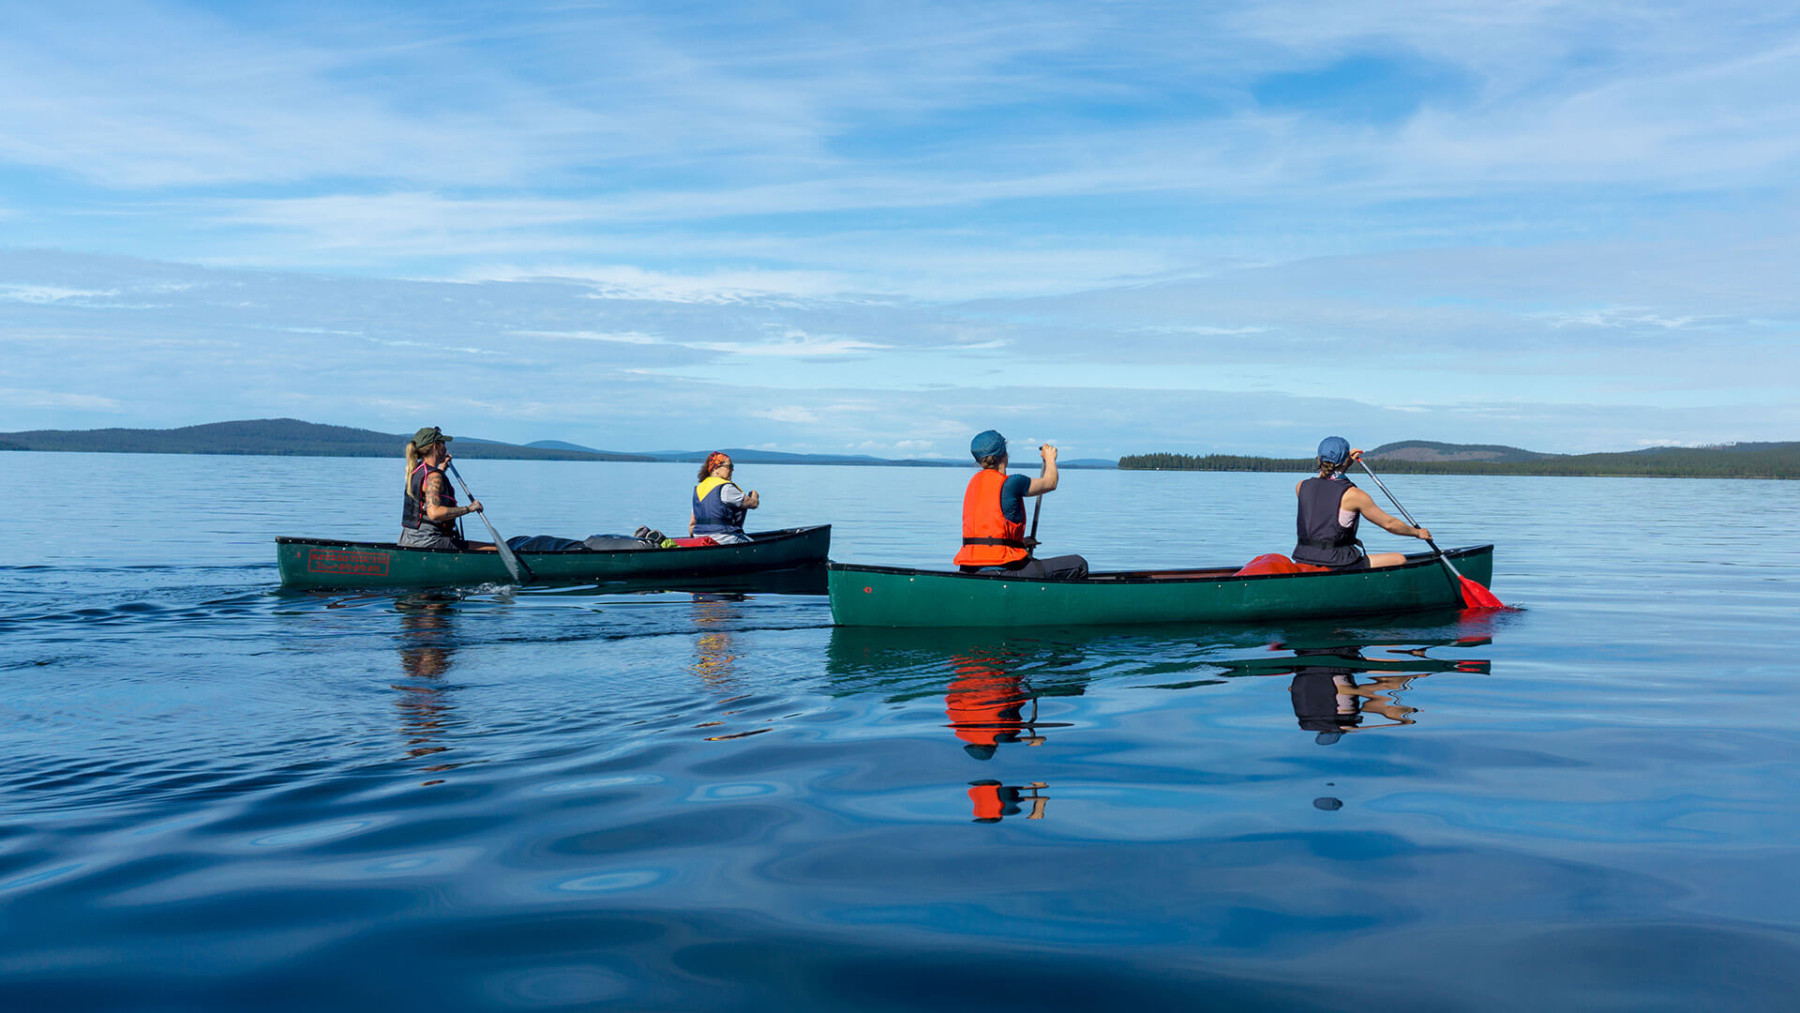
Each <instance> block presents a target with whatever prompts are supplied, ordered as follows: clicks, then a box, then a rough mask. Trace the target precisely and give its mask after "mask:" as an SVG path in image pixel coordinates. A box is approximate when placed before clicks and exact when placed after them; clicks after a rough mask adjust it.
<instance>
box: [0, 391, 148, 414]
mask: <svg viewBox="0 0 1800 1013" xmlns="http://www.w3.org/2000/svg"><path fill="white" fill-rule="evenodd" d="M0 399H4V400H6V401H8V402H10V403H11V404H12V405H14V406H15V407H29V408H72V409H75V410H78V411H84V412H118V411H121V410H122V409H123V408H124V404H123V402H121V401H120V400H119V399H117V398H111V397H102V396H99V395H96V394H75V393H71V392H69V391H62V390H29V389H24V390H22V389H20V388H17V387H0Z"/></svg>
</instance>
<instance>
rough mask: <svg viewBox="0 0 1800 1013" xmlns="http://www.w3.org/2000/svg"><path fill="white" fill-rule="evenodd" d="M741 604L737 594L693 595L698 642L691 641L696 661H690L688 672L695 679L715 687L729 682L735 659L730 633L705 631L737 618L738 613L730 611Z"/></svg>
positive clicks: (727, 630)
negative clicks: (695, 676)
mask: <svg viewBox="0 0 1800 1013" xmlns="http://www.w3.org/2000/svg"><path fill="white" fill-rule="evenodd" d="M743 600H744V596H743V595H741V594H727V595H719V594H696V595H694V624H695V625H696V626H699V627H700V630H701V632H700V638H699V639H698V640H696V641H694V649H695V651H696V653H697V657H695V659H694V664H693V667H692V671H693V673H694V674H695V675H697V676H699V677H700V678H702V679H704V680H706V681H707V682H709V683H713V684H715V685H717V684H720V683H725V682H729V681H730V680H731V677H732V674H733V672H732V668H733V666H734V665H735V664H736V662H737V659H738V656H737V654H736V653H734V651H733V647H734V645H733V644H732V640H731V633H732V631H731V629H730V628H729V627H725V628H721V629H708V628H707V627H709V626H713V625H714V624H717V623H725V622H729V621H730V620H732V619H736V618H737V617H738V611H737V609H736V608H734V607H732V606H733V605H735V604H736V603H738V602H741V601H743Z"/></svg>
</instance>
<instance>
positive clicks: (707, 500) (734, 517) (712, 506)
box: [694, 475, 750, 535]
mask: <svg viewBox="0 0 1800 1013" xmlns="http://www.w3.org/2000/svg"><path fill="white" fill-rule="evenodd" d="M726 486H731V487H732V488H733V489H737V488H738V486H737V483H736V482H731V481H727V480H726V479H723V478H719V477H718V476H716V475H708V476H706V477H705V478H704V479H702V480H701V481H700V484H699V485H696V486H694V534H696V535H741V534H743V533H744V515H746V514H748V513H749V512H750V509H749V508H748V507H746V506H744V505H743V504H742V503H741V502H740V503H738V504H736V505H733V504H730V503H727V502H725V497H724V495H723V492H724V489H725V487H726ZM738 491H739V492H743V490H742V489H738Z"/></svg>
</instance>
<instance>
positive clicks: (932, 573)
mask: <svg viewBox="0 0 1800 1013" xmlns="http://www.w3.org/2000/svg"><path fill="white" fill-rule="evenodd" d="M1493 551H1494V546H1493V544H1492V543H1488V544H1484V545H1466V546H1463V547H1461V548H1456V549H1445V550H1444V555H1445V556H1447V557H1449V559H1450V561H1451V562H1455V561H1456V560H1458V559H1464V558H1467V557H1471V556H1480V555H1484V554H1486V553H1491V552H1493ZM1440 565H1442V564H1440V563H1439V562H1438V561H1437V553H1435V552H1417V553H1409V554H1408V555H1407V557H1406V562H1404V563H1402V564H1400V565H1399V566H1390V567H1383V568H1381V569H1380V570H1328V571H1318V570H1303V571H1301V572H1298V573H1251V574H1243V575H1241V576H1240V575H1239V574H1238V573H1237V572H1236V571H1237V569H1238V567H1233V568H1229V569H1228V568H1225V567H1184V568H1182V569H1178V570H1110V571H1102V572H1098V573H1090V574H1088V575H1087V576H1085V577H1022V576H1020V575H1018V574H1017V573H963V572H961V571H959V570H920V569H914V568H912V567H906V566H865V565H862V564H858V563H829V562H828V563H826V564H825V568H826V569H827V570H831V571H835V572H839V573H879V574H887V575H891V576H899V577H947V578H954V579H957V580H985V581H1003V582H1006V583H1009V584H1053V585H1060V586H1069V587H1093V586H1118V585H1131V586H1143V585H1156V586H1168V585H1173V584H1198V583H1214V582H1219V581H1252V580H1285V579H1288V578H1292V577H1316V578H1330V577H1357V576H1367V575H1368V574H1370V573H1371V572H1373V573H1391V572H1394V571H1399V570H1412V569H1418V568H1420V567H1425V566H1440Z"/></svg>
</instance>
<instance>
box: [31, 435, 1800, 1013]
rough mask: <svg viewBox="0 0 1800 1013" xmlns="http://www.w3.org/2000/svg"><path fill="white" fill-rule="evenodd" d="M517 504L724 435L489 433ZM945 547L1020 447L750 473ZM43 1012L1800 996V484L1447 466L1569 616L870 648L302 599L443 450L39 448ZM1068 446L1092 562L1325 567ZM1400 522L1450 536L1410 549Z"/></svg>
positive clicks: (1268, 501)
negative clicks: (1547, 474)
mask: <svg viewBox="0 0 1800 1013" xmlns="http://www.w3.org/2000/svg"><path fill="white" fill-rule="evenodd" d="M462 470H463V473H464V475H465V477H466V478H468V480H469V481H470V483H471V485H472V486H473V487H474V488H475V491H476V493H477V495H480V496H482V497H483V499H484V500H485V502H486V504H487V506H488V509H489V514H490V516H491V517H492V518H493V520H494V521H495V523H496V524H497V525H498V526H499V527H500V529H501V530H502V531H503V532H504V533H506V534H508V535H511V534H535V533H551V534H561V535H569V536H574V537H581V536H585V535H588V534H593V533H597V532H607V531H630V530H631V529H632V528H634V527H636V526H637V525H638V524H643V523H648V524H651V525H654V526H658V527H661V528H663V529H664V530H668V531H671V532H673V531H675V530H677V529H678V528H681V527H683V526H684V525H685V520H686V514H687V499H686V497H687V489H688V488H690V487H691V483H692V481H693V471H692V468H691V466H686V465H638V464H568V463H536V462H498V461H469V462H467V463H466V464H465V465H464V467H463V469H462ZM742 471H743V474H742V475H741V476H739V480H740V481H741V482H742V483H743V484H744V485H745V486H746V487H755V488H758V489H760V490H761V491H762V495H763V502H764V504H765V506H764V508H763V509H762V510H760V511H758V512H757V513H756V514H755V515H753V516H754V518H755V520H756V521H757V522H758V523H756V524H753V525H752V527H755V528H775V527H784V526H791V525H799V524H807V523H818V522H830V523H832V524H833V525H835V527H834V532H833V546H832V556H833V558H835V559H838V560H844V561H855V562H870V563H894V564H907V565H931V566H936V565H944V564H947V562H948V559H949V556H950V555H951V553H952V552H953V551H954V549H955V545H956V538H957V533H958V531H957V524H958V515H959V506H960V498H961V490H962V485H963V483H964V482H965V481H966V480H967V473H966V472H964V471H961V470H951V469H900V468H830V467H768V466H746V467H745V468H744V469H742ZM0 479H3V481H0V489H4V490H5V493H6V496H5V499H6V515H7V524H6V532H7V533H6V536H5V539H4V541H3V542H0V545H3V546H4V548H0V680H4V690H5V691H4V694H3V695H0V734H3V735H4V739H3V742H4V746H5V752H4V760H3V761H0V1008H5V1009H9V1010H34V1009H49V1008H58V1009H67V1008H88V1009H125V1010H184V1009H195V1008H216V1009H258V1010H268V1009H296V1010H299V1009H306V1010H314V1009H320V1008H357V1009H360V1008H369V1007H374V1006H377V1005H380V1006H383V1007H386V1008H390V1009H428V1008H436V1009H450V1010H457V1009H535V1008H558V1007H567V1006H583V1005H594V1004H608V1005H611V1006H614V1007H616V1008H622V1009H651V1010H660V1009H701V1008H704V1009H791V1008H796V1007H800V1008H853V1007H854V1008H859V1009H908V1008H917V1007H920V1006H924V1005H927V1004H931V1005H935V1006H938V1007H945V1008H961V1007H975V1008H980V1009H983V1010H994V1009H1015V1008H1017V1009H1027V1008H1029V1009H1044V1008H1107V1007H1123V1006H1128V1005H1129V1006H1134V1007H1145V1008H1151V1007H1152V1006H1153V1005H1162V1006H1164V1007H1165V1008H1179V1009H1188V1008H1196V1007H1200V1008H1205V1007H1218V1008H1233V1009H1251V1008H1281V1009H1344V1008H1348V1007H1356V1006H1367V1007H1368V1008H1398V1009H1420V1010H1425V1009H1430V1010H1444V1009H1470V1010H1485V1009H1496V1010H1504V1009H1519V1010H1538V1009H1543V1008H1575V1007H1581V1008H1598V1009H1621V1010H1646V1009H1667V1010H1685V1009H1694V1008H1700V1007H1707V1008H1730V1009H1768V1010H1775V1009H1784V1010H1785V1009H1792V1008H1793V1007H1794V1005H1795V1001H1796V1000H1795V995H1796V991H1795V990H1796V988H1800V873H1796V871H1795V869H1796V867H1797V859H1800V847H1797V846H1796V841H1797V840H1800V803H1797V800H1796V787H1795V786H1796V785H1797V784H1800V750H1797V748H1796V747H1797V746H1800V731H1797V728H1800V679H1797V676H1800V666H1797V665H1796V660H1795V659H1796V658H1800V622H1796V620H1797V619H1800V551H1797V550H1796V548H1795V542H1794V537H1793V533H1794V532H1795V531H1796V530H1800V485H1796V484H1793V483H1785V484H1784V483H1776V482H1724V481H1670V480H1631V479H1549V478H1461V477H1415V476H1396V477H1395V478H1394V479H1393V480H1392V481H1390V482H1389V486H1390V487H1391V488H1392V489H1393V490H1394V491H1395V492H1396V493H1398V494H1399V495H1400V496H1401V497H1402V498H1403V499H1404V501H1405V502H1406V505H1407V506H1408V508H1410V509H1411V510H1412V511H1413V513H1414V514H1415V515H1416V516H1417V517H1418V518H1419V519H1420V520H1421V521H1422V522H1423V523H1425V524H1426V525H1428V526H1429V527H1431V528H1432V529H1433V531H1434V533H1435V534H1437V535H1438V536H1439V541H1440V544H1445V545H1464V544H1475V543H1479V542H1488V541H1491V542H1495V543H1497V545H1498V547H1499V548H1498V552H1497V556H1496V563H1495V566H1496V576H1495V582H1494V589H1495V591H1496V592H1497V593H1498V594H1499V595H1500V596H1501V597H1502V598H1504V599H1506V600H1507V601H1508V602H1511V603H1514V604H1517V605H1521V606H1523V609H1522V610H1520V611H1515V612H1509V613H1504V614H1498V615H1487V616H1473V615H1462V614H1458V613H1454V612H1446V613H1430V614H1420V615H1412V616H1403V617H1388V618H1374V619H1365V620H1358V621H1354V622H1337V623H1332V622H1316V623H1296V624H1285V625H1263V626H1244V627H1223V628H1221V627H1203V626H1195V627H1168V628H1142V629H1094V630H1076V629H1068V630H1061V629H1033V630H1019V631H1013V632H1008V631H1004V630H990V631H951V630H945V631H918V632H905V633H899V632H880V631H862V630H836V629H833V628H832V626H831V617H830V611H829V609H828V607H827V605H826V602H825V599H824V598H822V597H817V596H808V595H795V594H767V593H750V594H692V593H673V592H661V593H634V594H617V593H613V594H608V593H602V592H601V591H600V590H598V589H594V588H578V589H574V590H573V591H569V590H566V589H564V590H558V591H548V590H530V591H523V592H521V591H517V590H513V589H505V588H496V587H484V588H470V589H464V590H462V591H460V592H437V593H405V594H401V593H394V594H376V593H366V592H365V593H356V594H351V593H332V592H295V591H287V592H284V591H282V590H280V589H279V588H278V587H277V586H276V573H275V568H274V551H273V549H274V547H273V545H272V543H271V539H273V538H274V537H275V536H276V535H281V534H288V535H311V536H341V537H346V538H357V539H390V538H392V537H393V536H394V534H395V533H396V531H397V529H398V514H399V493H400V482H401V466H400V463H399V462H398V461H397V460H396V461H365V460H342V459H297V458H241V457H240V458H232V457H204V458H203V457H164V456H127V455H77V454H68V455H55V454H25V453H8V454H0ZM1292 482H1293V478H1292V477H1291V476H1278V475H1238V474H1172V473H1119V472H1094V471H1070V472H1065V475H1064V479H1063V488H1062V489H1061V490H1060V491H1058V492H1057V493H1056V494H1054V495H1053V496H1051V497H1049V498H1048V499H1047V501H1046V504H1045V507H1044V515H1043V522H1042V529H1041V531H1040V536H1041V537H1042V538H1043V539H1044V541H1045V543H1046V544H1045V551H1046V552H1069V551H1078V552H1082V553H1084V554H1086V555H1087V556H1088V558H1089V559H1090V560H1091V561H1092V563H1093V564H1094V565H1095V567H1096V568H1118V567H1135V566H1176V565H1184V564H1191V563H1226V562H1239V561H1243V560H1247V559H1248V558H1249V557H1251V556H1252V555H1255V554H1257V553H1261V552H1266V551H1281V552H1286V551H1288V550H1289V549H1291V547H1292V537H1293V520H1292V513H1293V506H1292V503H1293V499H1292V491H1291V489H1292ZM1367 541H1368V542H1369V545H1370V547H1371V548H1372V549H1380V548H1410V547H1411V546H1412V545H1413V544H1416V543H1407V544H1402V543H1401V542H1400V541H1399V540H1397V539H1392V538H1389V537H1388V536H1386V535H1384V534H1382V533H1380V532H1374V533H1372V534H1371V535H1370V536H1369V537H1368V539H1367Z"/></svg>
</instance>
